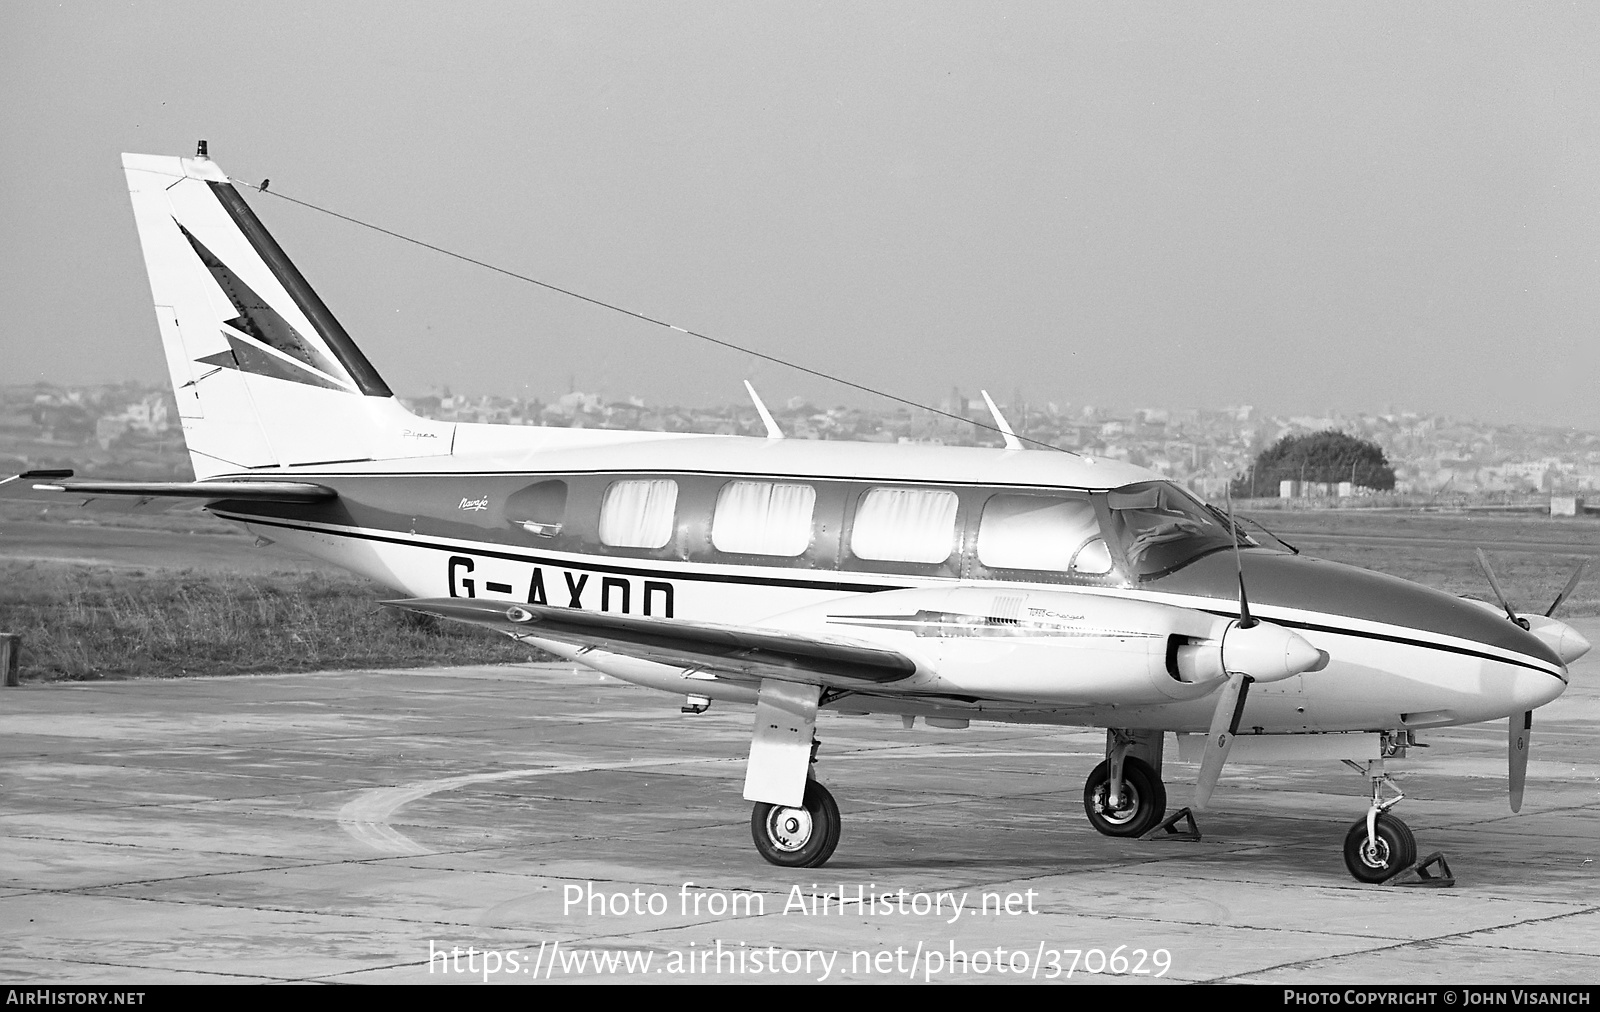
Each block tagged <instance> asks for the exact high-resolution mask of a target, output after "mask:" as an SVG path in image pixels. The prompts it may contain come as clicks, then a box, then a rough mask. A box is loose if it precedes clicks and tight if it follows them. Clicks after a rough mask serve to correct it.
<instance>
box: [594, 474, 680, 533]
mask: <svg viewBox="0 0 1600 1012" xmlns="http://www.w3.org/2000/svg"><path fill="white" fill-rule="evenodd" d="M677 507H678V483H677V482H675V481H669V480H664V479H657V480H650V481H617V482H612V483H611V487H610V488H608V489H606V496H605V500H604V501H603V502H602V503H601V504H600V543H601V544H604V545H609V546H610V547H612V548H665V547H666V545H667V542H669V541H671V540H672V523H673V516H674V513H675V512H676V510H677Z"/></svg>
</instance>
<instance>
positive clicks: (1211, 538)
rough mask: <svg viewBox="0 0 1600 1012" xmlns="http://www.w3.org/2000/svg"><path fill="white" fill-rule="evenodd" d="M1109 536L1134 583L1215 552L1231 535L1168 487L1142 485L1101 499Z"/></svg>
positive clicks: (1158, 483) (1208, 513)
mask: <svg viewBox="0 0 1600 1012" xmlns="http://www.w3.org/2000/svg"><path fill="white" fill-rule="evenodd" d="M1106 505H1107V506H1108V507H1109V508H1110V513H1111V531H1110V533H1111V534H1112V536H1114V537H1115V538H1116V539H1117V541H1118V542H1119V543H1120V544H1121V545H1122V550H1123V553H1124V555H1126V556H1127V559H1128V565H1129V566H1130V567H1131V568H1132V570H1133V576H1134V577H1135V578H1136V579H1149V578H1151V577H1157V576H1163V575H1165V574H1167V573H1170V572H1172V571H1173V570H1176V569H1180V568H1182V567H1183V566H1186V565H1188V564H1189V563H1191V562H1193V561H1194V560H1195V559H1198V558H1199V557H1200V556H1202V555H1209V554H1210V553H1212V552H1214V551H1216V550H1218V549H1220V548H1232V547H1233V545H1234V535H1233V534H1232V532H1230V531H1229V529H1228V527H1227V525H1226V524H1224V523H1223V522H1222V521H1220V520H1218V519H1217V517H1216V515H1215V514H1213V513H1212V512H1211V510H1209V509H1207V508H1206V506H1205V505H1204V504H1203V503H1201V502H1200V501H1199V500H1197V499H1195V498H1194V497H1193V496H1191V495H1190V494H1189V493H1188V492H1185V491H1184V490H1183V489H1181V488H1179V487H1178V486H1176V485H1173V484H1171V483H1170V482H1165V481H1147V482H1140V483H1138V484H1136V485H1124V486H1122V487H1121V488H1116V489H1112V490H1111V491H1110V492H1107V493H1106Z"/></svg>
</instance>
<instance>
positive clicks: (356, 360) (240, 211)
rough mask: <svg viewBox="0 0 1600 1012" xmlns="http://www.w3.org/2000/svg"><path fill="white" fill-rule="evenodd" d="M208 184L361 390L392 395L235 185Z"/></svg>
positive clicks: (377, 394)
mask: <svg viewBox="0 0 1600 1012" xmlns="http://www.w3.org/2000/svg"><path fill="white" fill-rule="evenodd" d="M206 185H207V186H209V187H211V192H212V193H214V194H216V197H217V200H218V201H219V202H220V203H221V204H222V206H223V208H224V209H225V210H226V211H227V212H228V215H229V217H231V218H232V219H233V222H234V224H235V225H237V226H238V227H239V231H241V232H243V233H244V235H245V238H247V239H248V240H249V241H250V245H251V246H253V247H255V251H256V253H257V255H259V256H260V257H261V259H262V260H263V261H265V262H266V264H267V266H268V267H270V268H271V269H272V272H273V274H274V275H276V276H277V278H278V281H279V282H280V283H281V284H282V285H283V288H284V291H286V292H288V293H289V297H290V298H292V299H294V301H295V304H296V305H298V306H299V307H300V311H301V312H302V313H304V314H305V315H306V319H308V320H310V321H311V325H312V326H313V327H315V328H317V333H318V334H320V335H321V336H322V339H323V341H325V342H327V345H328V347H329V348H331V349H332V350H333V353H334V355H336V356H337V357H338V359H339V362H340V363H341V364H342V365H343V366H344V368H345V371H346V372H348V373H349V374H350V377H351V379H353V380H355V383H356V386H357V387H358V388H360V390H361V392H362V393H363V394H366V395H367V396H368V397H393V396H394V393H393V391H391V390H390V389H389V386H388V384H386V383H384V381H383V377H381V376H379V375H378V370H377V369H375V368H373V365H372V363H371V362H369V361H367V357H366V356H365V355H363V354H362V353H361V349H360V348H357V347H356V343H355V342H354V341H352V340H351V339H350V335H349V334H348V333H346V332H345V329H344V327H343V326H341V325H340V323H339V321H338V320H337V319H335V318H334V315H333V312H332V311H331V310H329V309H328V306H327V304H326V303H324V302H323V301H322V299H321V298H320V297H319V296H318V295H317V293H316V291H315V290H313V289H312V287H311V285H310V284H309V283H308V282H307V281H306V279H305V277H304V276H303V275H302V274H301V273H300V271H299V269H297V268H296V267H295V265H294V264H293V263H292V262H291V261H290V260H289V255H288V254H287V253H285V252H284V251H283V247H281V246H279V245H278V243H277V240H275V239H273V238H272V235H271V233H269V232H268V231H267V229H266V226H264V225H263V224H261V219H259V218H257V217H256V214H255V212H254V211H252V210H250V205H249V204H246V203H245V202H244V198H243V197H241V196H240V195H239V191H238V190H235V189H234V188H233V184H231V183H221V182H217V181H216V180H207V181H206Z"/></svg>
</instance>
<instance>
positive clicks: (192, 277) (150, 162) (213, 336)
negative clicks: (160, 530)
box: [122, 154, 455, 478]
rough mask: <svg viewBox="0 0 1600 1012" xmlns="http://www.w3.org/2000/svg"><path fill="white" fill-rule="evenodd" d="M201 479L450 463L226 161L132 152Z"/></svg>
mask: <svg viewBox="0 0 1600 1012" xmlns="http://www.w3.org/2000/svg"><path fill="white" fill-rule="evenodd" d="M122 166H123V169H124V170H125V171H126V173H127V177H128V192H129V194H130V195H131V197H132V200H133V214H134V219H135V221H136V223H137V224H138V227H139V242H140V244H141V246H142V247H143V248H144V259H145V266H146V268H147V269H148V271H149V274H150V290H151V294H152V295H153V296H154V299H155V308H156V323H157V326H158V327H159V328H160V331H161V344H162V347H163V348H164V349H165V351H166V356H167V368H168V370H169V372H170V374H171V376H172V385H173V388H174V391H175V392H176V394H177V401H178V414H179V415H180V416H181V418H182V421H183V431H184V439H185V441H186V442H187V444H188V447H189V454H190V457H191V459H192V461H193V463H194V469H195V477H197V478H207V477H212V476H214V475H218V474H224V473H228V472H233V471H238V470H240V469H246V468H259V467H274V466H291V465H307V464H322V463H334V462H342V461H352V460H372V459H383V458H392V457H417V456H432V455H435V454H446V453H449V452H450V450H451V443H452V440H453V437H454V431H455V427H454V425H451V424H448V423H442V422H434V421H429V420H427V419H422V418H418V417H416V416H415V415H412V414H411V413H410V412H408V411H406V410H405V408H404V407H402V406H401V405H400V403H399V402H398V401H396V400H395V398H394V395H393V394H392V393H391V392H390V390H389V387H388V385H387V384H385V383H384V382H383V378H382V377H381V376H379V375H378V371H377V370H376V369H375V368H373V366H372V363H371V362H369V361H367V358H366V356H365V355H363V354H362V353H361V350H360V349H359V348H357V347H356V345H355V342H354V341H352V340H351V339H350V335H349V334H347V333H345V330H344V328H343V327H341V326H340V325H339V321H338V320H336V319H335V318H334V316H333V314H332V313H331V312H330V311H329V310H328V307H327V306H326V305H325V304H324V303H323V301H322V299H321V298H319V297H318V296H317V294H316V292H315V291H313V290H312V288H311V286H310V285H309V284H308V283H307V282H306V280H305V278H304V277H303V276H302V275H301V274H300V272H299V271H298V270H297V269H296V268H295V266H294V264H293V263H292V262H291V261H290V260H289V258H288V256H287V255H286V254H285V253H284V252H283V249H282V248H281V247H280V246H279V245H278V244H277V242H276V241H275V240H274V239H273V238H272V236H271V235H270V234H269V233H268V232H267V230H266V228H265V227H264V226H263V225H262V224H261V221H260V219H258V218H257V217H256V216H255V213H254V212H252V211H251V210H250V207H249V205H248V204H246V203H245V202H244V198H243V197H242V196H240V194H239V192H238V191H237V190H235V189H234V187H233V184H232V183H230V182H229V181H228V177H227V175H226V174H224V173H223V172H222V170H221V169H220V168H218V167H217V165H216V163H214V162H212V161H211V160H210V159H208V158H205V157H198V158H177V157H171V156H162V155H132V154H125V155H123V156H122Z"/></svg>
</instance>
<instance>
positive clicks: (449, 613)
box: [383, 597, 917, 689]
mask: <svg viewBox="0 0 1600 1012" xmlns="http://www.w3.org/2000/svg"><path fill="white" fill-rule="evenodd" d="M383 603H384V604H385V605H388V606H389V607H392V608H403V609H406V610H408V611H416V612H423V613H426V614H430V615H438V616H439V617H441V618H449V619H455V620H457V621H461V622H472V623H475V624H478V625H484V626H489V627H491V628H494V629H498V630H500V631H502V632H508V633H512V634H521V635H527V636H536V637H539V638H541V639H550V640H556V641H558V642H563V643H572V644H577V645H580V646H595V647H603V648H606V649H611V650H616V651H618V652H621V653H629V654H635V655H637V656H641V657H645V658H646V659H649V660H661V661H664V662H666V663H671V664H678V665H682V666H684V667H696V668H702V669H705V670H709V671H724V672H728V673H732V674H738V675H747V676H750V677H757V678H779V679H783V680H785V681H797V682H805V683H807V684H812V685H827V686H837V687H845V688H852V689H860V688H864V687H868V686H873V685H884V684H887V683H890V682H898V681H901V680H903V679H906V678H910V677H911V676H912V675H914V674H915V673H916V670H917V664H916V662H915V661H914V660H912V659H911V658H909V657H907V656H905V655H904V654H901V653H898V652H896V651H893V650H884V649H881V648H879V647H869V646H862V645H860V644H855V643H846V642H841V641H838V640H825V639H818V638H815V637H810V636H804V635H801V634H799V633H789V632H778V631H774V630H769V629H757V628H752V627H749V626H728V625H716V624H712V623H702V622H689V621H686V620H683V619H671V618H649V617H643V616H638V615H618V614H615V613H612V612H598V611H583V610H580V609H577V608H556V607H552V606H550V605H538V604H515V603H512V602H505V601H484V600H473V599H466V598H448V597H447V598H429V599H416V600H407V601H385V602H383Z"/></svg>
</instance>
